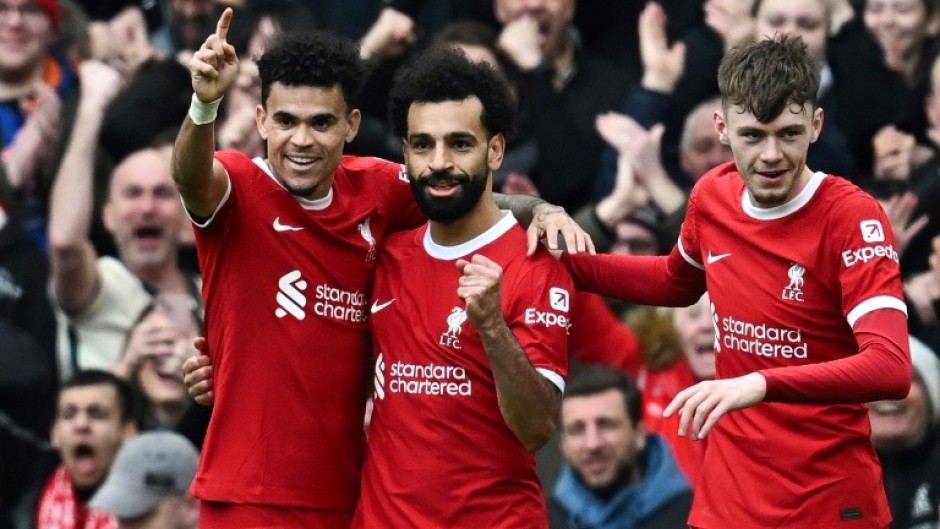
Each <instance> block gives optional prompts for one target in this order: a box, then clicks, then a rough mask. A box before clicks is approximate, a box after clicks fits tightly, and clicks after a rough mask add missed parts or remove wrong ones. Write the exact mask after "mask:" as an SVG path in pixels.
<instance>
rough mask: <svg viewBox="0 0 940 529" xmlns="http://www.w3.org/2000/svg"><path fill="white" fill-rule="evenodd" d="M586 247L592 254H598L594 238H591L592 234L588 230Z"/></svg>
mask: <svg viewBox="0 0 940 529" xmlns="http://www.w3.org/2000/svg"><path fill="white" fill-rule="evenodd" d="M584 240H585V248H587V252H588V253H589V254H591V255H596V254H597V248H595V247H594V239H592V238H591V235H590V234H589V233H587V232H584Z"/></svg>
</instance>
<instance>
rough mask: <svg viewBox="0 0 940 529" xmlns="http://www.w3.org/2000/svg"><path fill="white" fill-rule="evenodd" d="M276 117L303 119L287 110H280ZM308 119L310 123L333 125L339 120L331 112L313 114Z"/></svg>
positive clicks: (275, 114)
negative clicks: (321, 122) (324, 122)
mask: <svg viewBox="0 0 940 529" xmlns="http://www.w3.org/2000/svg"><path fill="white" fill-rule="evenodd" d="M274 117H275V118H278V119H285V118H288V119H292V120H299V119H301V118H300V116H298V115H296V114H294V113H291V112H288V111H286V110H278V111H277V112H275V113H274ZM307 119H308V120H310V121H327V122H331V123H332V122H335V121H337V120H338V118H337V117H336V114H333V113H330V112H321V113H319V114H313V115H312V116H310V117H309V118H307Z"/></svg>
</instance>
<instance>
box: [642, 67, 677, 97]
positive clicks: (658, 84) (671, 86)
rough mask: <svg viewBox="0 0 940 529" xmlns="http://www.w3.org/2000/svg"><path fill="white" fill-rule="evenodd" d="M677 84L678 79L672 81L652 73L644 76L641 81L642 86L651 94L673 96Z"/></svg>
mask: <svg viewBox="0 0 940 529" xmlns="http://www.w3.org/2000/svg"><path fill="white" fill-rule="evenodd" d="M677 82H678V79H671V78H667V77H665V76H661V75H656V74H655V73H653V72H651V71H650V72H647V73H645V74H643V79H641V80H640V86H642V87H643V88H645V89H647V90H649V91H651V92H658V93H660V94H666V95H672V94H673V93H674V92H675V91H676V83H677Z"/></svg>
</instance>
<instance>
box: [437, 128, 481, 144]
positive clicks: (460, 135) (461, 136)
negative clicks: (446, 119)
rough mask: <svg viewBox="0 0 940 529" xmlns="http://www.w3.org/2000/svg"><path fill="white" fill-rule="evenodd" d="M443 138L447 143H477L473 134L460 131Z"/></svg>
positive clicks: (449, 133)
mask: <svg viewBox="0 0 940 529" xmlns="http://www.w3.org/2000/svg"><path fill="white" fill-rule="evenodd" d="M444 137H445V138H446V139H447V140H448V141H456V140H464V141H468V142H471V143H476V141H477V137H476V136H475V135H474V134H473V133H471V132H467V131H462V130H460V131H456V132H448V133H447V134H446V135H445V136H444Z"/></svg>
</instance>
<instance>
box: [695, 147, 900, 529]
mask: <svg viewBox="0 0 940 529" xmlns="http://www.w3.org/2000/svg"><path fill="white" fill-rule="evenodd" d="M679 249H680V251H681V252H682V255H683V257H685V259H686V261H687V262H688V263H689V264H691V265H693V266H694V267H696V268H700V269H704V270H705V277H706V283H707V288H708V293H709V296H710V297H711V301H712V305H711V310H712V319H713V321H714V323H715V331H716V335H717V336H716V352H715V355H716V374H717V378H732V377H736V376H740V375H744V374H747V373H751V372H754V371H761V372H762V373H764V374H765V376H766V377H767V379H768V400H773V394H772V393H773V384H774V382H775V381H774V368H790V367H795V366H804V367H806V369H805V370H804V372H805V375H806V378H811V377H812V373H813V369H817V370H818V369H819V368H820V367H821V366H818V365H816V366H814V365H813V364H819V363H820V362H828V361H833V360H838V359H842V358H846V357H850V356H853V355H855V354H856V353H857V352H858V350H859V345H858V343H857V342H856V339H855V336H854V334H853V330H852V327H853V326H854V325H855V323H856V321H858V319H859V318H861V317H862V316H864V315H866V314H868V313H870V312H872V311H875V310H878V309H896V310H898V311H906V308H905V304H904V301H903V295H902V292H901V282H900V272H899V268H898V255H897V251H896V249H895V247H894V239H893V235H892V232H891V224H890V223H889V221H888V219H887V218H886V216H885V214H884V211H883V210H882V208H881V206H880V205H879V204H878V203H877V201H875V200H874V199H873V198H872V197H871V196H869V195H867V194H865V193H864V192H862V191H861V190H860V189H858V188H857V187H856V186H854V185H852V184H851V183H849V182H848V181H846V180H844V179H841V178H838V177H833V176H827V175H824V174H822V173H815V174H814V175H813V176H812V178H811V179H810V181H809V182H808V184H807V185H806V187H805V188H804V189H803V190H802V191H801V192H800V193H799V195H798V196H796V197H795V198H794V199H793V200H791V201H789V202H788V203H786V204H783V205H781V206H778V207H775V208H769V209H761V208H757V207H755V206H754V205H753V204H752V203H751V201H750V197H749V195H748V194H747V192H746V188H745V185H744V182H743V179H742V177H741V175H740V174H738V172H737V170H736V168H735V165H734V163H733V162H732V163H729V164H726V165H723V166H720V167H718V168H716V169H715V170H713V171H712V172H710V173H709V174H708V175H706V176H705V177H704V178H703V179H702V180H701V181H700V182H699V183H698V184H697V185H696V187H695V189H694V190H693V192H692V195H691V196H690V198H689V209H688V214H687V216H686V220H685V222H684V224H683V227H682V231H681V235H680V238H679ZM830 367H831V366H830ZM790 371H791V374H793V370H790ZM839 390H840V388H838V387H832V388H831V390H830V391H831V392H832V394H833V395H832V400H836V401H838V400H839V396H838V393H839ZM825 393H826V391H818V394H817V396H818V397H819V398H823V399H826V400H829V399H828V398H827V397H826V395H825ZM787 400H791V399H787ZM869 433H870V427H869V424H868V413H867V411H866V408H865V406H864V405H863V404H810V403H780V402H765V403H761V404H759V405H757V406H755V407H753V408H749V409H746V410H741V411H735V412H732V413H729V414H728V415H726V416H724V417H723V418H722V419H721V421H719V422H718V425H717V426H716V428H715V429H714V430H713V431H712V432H711V433H710V434H709V441H708V446H707V449H706V452H705V461H704V465H703V468H702V479H701V480H699V482H698V484H697V485H698V487H697V488H696V493H695V502H694V505H693V509H692V514H691V516H690V519H689V523H690V524H691V525H693V526H697V527H703V528H718V527H738V528H742V529H751V528H753V529H758V528H766V527H793V528H804V529H808V528H819V529H822V528H827V529H829V528H833V527H840V528H846V529H847V528H850V527H864V528H872V529H874V528H878V529H881V528H883V527H886V526H887V525H888V523H889V521H890V519H891V517H890V514H889V511H888V506H887V503H886V500H885V494H884V489H883V487H882V482H881V468H880V466H879V463H878V459H877V457H876V455H875V452H874V450H873V448H872V446H871V442H870V441H869Z"/></svg>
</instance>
